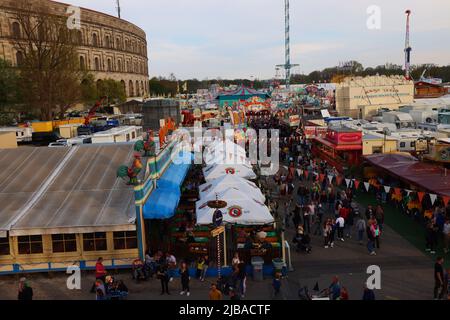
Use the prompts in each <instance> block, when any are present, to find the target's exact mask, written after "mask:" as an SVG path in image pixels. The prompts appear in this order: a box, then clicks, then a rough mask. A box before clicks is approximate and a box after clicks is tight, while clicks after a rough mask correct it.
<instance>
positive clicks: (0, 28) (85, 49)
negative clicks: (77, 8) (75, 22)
mask: <svg viewBox="0 0 450 320" xmlns="http://www.w3.org/2000/svg"><path fill="white" fill-rule="evenodd" d="M27 3H29V4H32V6H31V8H36V7H41V6H42V7H44V6H45V7H48V8H49V10H50V11H51V12H52V13H54V14H57V15H62V16H69V14H67V8H68V7H69V6H70V5H68V4H64V3H59V2H54V1H49V0H27ZM17 10H19V8H18V5H17V1H14V0H0V58H1V59H4V60H8V61H10V62H11V63H12V64H13V65H17V61H18V59H20V55H21V53H20V52H17V50H15V48H14V46H13V42H12V39H15V38H17V37H20V36H22V35H21V30H20V24H19V23H18V22H17V21H15V17H17V15H16V12H17ZM79 43H80V44H79V46H78V54H79V57H78V58H79V63H80V67H81V68H83V69H85V70H89V71H90V72H91V73H92V74H93V75H94V77H95V78H96V80H97V81H99V80H102V79H113V80H116V81H121V82H122V84H123V86H124V87H125V89H126V92H127V96H128V97H142V96H147V95H148V93H149V88H148V58H147V40H146V35H145V32H144V31H143V30H142V29H140V28H138V27H137V26H135V25H133V24H132V23H129V22H127V21H125V20H122V19H119V18H117V17H113V16H110V15H107V14H104V13H101V12H97V11H93V10H89V9H84V8H81V30H80V31H79Z"/></svg>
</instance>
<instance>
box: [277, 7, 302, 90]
mask: <svg viewBox="0 0 450 320" xmlns="http://www.w3.org/2000/svg"><path fill="white" fill-rule="evenodd" d="M284 20H285V47H286V48H285V59H286V61H285V64H284V65H283V64H280V65H277V67H282V68H284V70H286V89H289V87H290V81H291V69H292V68H294V67H298V66H299V65H298V64H291V44H290V42H291V39H290V25H289V0H284Z"/></svg>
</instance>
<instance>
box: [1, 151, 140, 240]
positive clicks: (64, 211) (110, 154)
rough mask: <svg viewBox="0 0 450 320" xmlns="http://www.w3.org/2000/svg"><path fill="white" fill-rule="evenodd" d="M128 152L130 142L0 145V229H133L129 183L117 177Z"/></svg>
mask: <svg viewBox="0 0 450 320" xmlns="http://www.w3.org/2000/svg"><path fill="white" fill-rule="evenodd" d="M70 150H72V151H70ZM132 156H133V145H131V144H120V145H92V146H79V147H74V149H70V148H19V149H15V150H0V181H1V182H0V201H1V203H2V204H3V205H2V206H1V207H0V231H1V230H3V231H5V230H8V229H9V231H10V234H11V235H22V234H44V233H47V234H54V233H61V231H63V230H66V231H67V230H70V232H90V230H91V231H98V230H99V229H102V228H103V229H105V228H106V229H108V228H112V229H114V230H118V229H124V230H133V229H134V228H135V226H134V223H133V222H132V221H133V219H134V218H135V206H134V195H133V188H132V187H130V186H128V185H126V183H125V182H124V181H123V180H121V179H117V178H116V171H117V168H118V167H119V166H120V165H122V164H129V163H130V162H131V158H132ZM15 220H16V221H15ZM12 222H15V224H14V225H11V223H12ZM85 230H86V231H85ZM105 231H106V230H105Z"/></svg>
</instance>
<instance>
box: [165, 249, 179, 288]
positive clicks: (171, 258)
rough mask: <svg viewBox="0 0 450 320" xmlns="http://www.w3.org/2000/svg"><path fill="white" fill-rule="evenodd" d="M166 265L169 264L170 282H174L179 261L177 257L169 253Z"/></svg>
mask: <svg viewBox="0 0 450 320" xmlns="http://www.w3.org/2000/svg"><path fill="white" fill-rule="evenodd" d="M166 264H167V267H168V269H167V271H168V274H169V281H170V282H171V281H173V276H174V274H175V270H176V268H177V259H176V258H175V256H174V255H173V254H171V253H169V252H167V254H166Z"/></svg>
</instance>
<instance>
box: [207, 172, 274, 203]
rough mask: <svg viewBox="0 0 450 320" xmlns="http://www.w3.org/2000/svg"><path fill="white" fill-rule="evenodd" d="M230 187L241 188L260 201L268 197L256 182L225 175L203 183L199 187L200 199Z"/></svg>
mask: <svg viewBox="0 0 450 320" xmlns="http://www.w3.org/2000/svg"><path fill="white" fill-rule="evenodd" d="M230 188H231V189H234V190H239V191H240V192H242V193H243V194H246V195H252V198H253V199H255V200H257V201H259V202H262V203H264V202H266V197H265V196H264V195H263V193H262V192H261V190H260V189H259V188H258V186H257V185H256V184H255V183H253V182H251V181H248V180H246V179H243V178H240V177H237V176H233V175H224V176H222V177H219V178H217V179H214V180H212V181H210V182H209V183H205V184H203V185H201V186H200V187H199V194H200V199H209V198H211V197H212V198H214V197H215V196H216V195H218V194H222V193H223V192H224V191H226V190H228V189H230Z"/></svg>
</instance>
